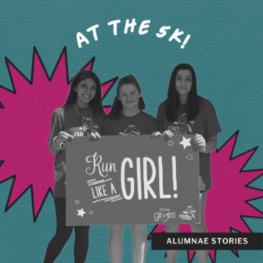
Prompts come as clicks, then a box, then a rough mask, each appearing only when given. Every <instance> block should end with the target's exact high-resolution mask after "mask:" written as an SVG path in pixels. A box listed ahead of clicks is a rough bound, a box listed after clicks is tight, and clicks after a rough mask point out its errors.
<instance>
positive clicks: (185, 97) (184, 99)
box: [178, 94, 188, 105]
mask: <svg viewBox="0 0 263 263" xmlns="http://www.w3.org/2000/svg"><path fill="white" fill-rule="evenodd" d="M178 97H179V101H180V104H182V105H184V104H187V100H188V94H185V95H179V96H178Z"/></svg>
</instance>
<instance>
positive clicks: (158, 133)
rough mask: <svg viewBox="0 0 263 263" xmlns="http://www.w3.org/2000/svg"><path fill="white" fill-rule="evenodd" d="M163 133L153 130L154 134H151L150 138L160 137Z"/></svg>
mask: <svg viewBox="0 0 263 263" xmlns="http://www.w3.org/2000/svg"><path fill="white" fill-rule="evenodd" d="M161 135H162V134H161V133H160V132H153V133H152V135H151V136H150V138H153V139H155V138H159V137H160V136H161Z"/></svg>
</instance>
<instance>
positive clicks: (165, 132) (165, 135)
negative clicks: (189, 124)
mask: <svg viewBox="0 0 263 263" xmlns="http://www.w3.org/2000/svg"><path fill="white" fill-rule="evenodd" d="M163 135H164V140H165V141H167V140H169V139H171V138H172V137H173V136H174V135H173V133H172V132H171V131H169V130H166V131H164V132H163Z"/></svg>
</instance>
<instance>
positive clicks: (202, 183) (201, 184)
mask: <svg viewBox="0 0 263 263" xmlns="http://www.w3.org/2000/svg"><path fill="white" fill-rule="evenodd" d="M199 191H205V183H204V181H203V179H202V177H201V176H199Z"/></svg>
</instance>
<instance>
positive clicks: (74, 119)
mask: <svg viewBox="0 0 263 263" xmlns="http://www.w3.org/2000/svg"><path fill="white" fill-rule="evenodd" d="M81 111H83V112H80V113H83V114H82V115H85V113H84V112H85V110H81ZM86 113H87V114H86V115H87V118H86V120H85V122H84V123H82V122H81V119H80V117H79V116H78V114H77V113H76V110H75V106H74V105H70V106H64V107H62V108H58V109H56V110H55V112H54V113H53V114H52V117H51V131H50V135H49V138H48V143H51V142H52V141H53V139H54V137H55V136H57V135H58V134H59V132H61V131H65V132H67V133H69V134H71V135H73V136H74V137H82V136H90V133H91V129H92V126H93V129H94V130H95V131H97V132H98V133H100V134H101V130H102V120H103V117H104V115H105V114H104V113H102V114H97V113H95V112H93V111H92V114H89V112H88V111H87V110H86ZM91 116H92V119H91ZM85 117H86V116H85ZM65 164H66V153H65V151H64V150H63V151H60V152H59V153H58V154H57V155H56V157H55V163H54V173H59V172H62V166H63V165H65ZM65 179H66V178H65V176H63V177H62V178H61V179H60V180H58V181H57V182H55V187H54V194H53V196H54V197H65V196H66V186H65Z"/></svg>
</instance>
